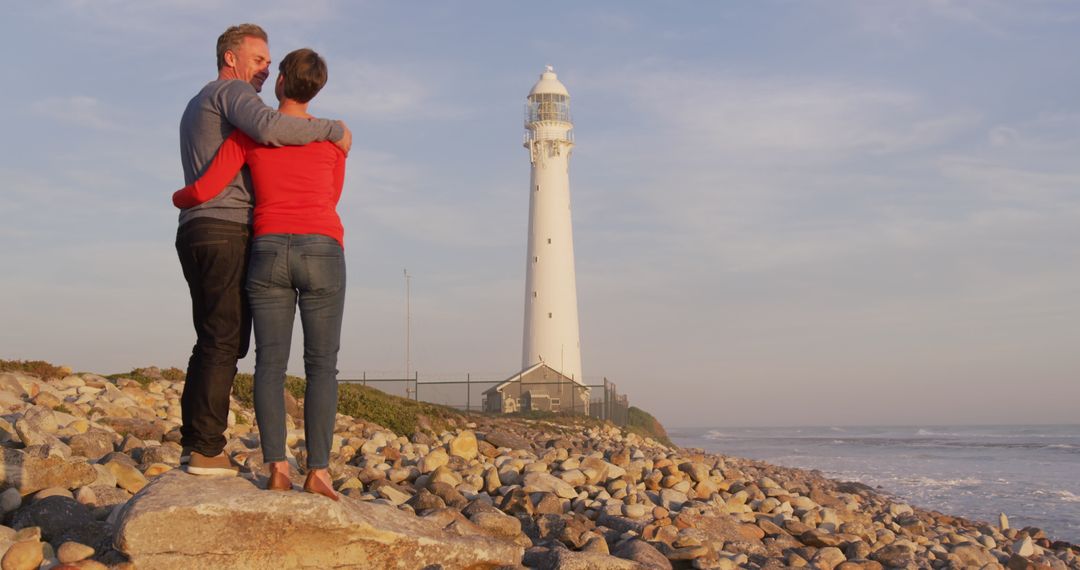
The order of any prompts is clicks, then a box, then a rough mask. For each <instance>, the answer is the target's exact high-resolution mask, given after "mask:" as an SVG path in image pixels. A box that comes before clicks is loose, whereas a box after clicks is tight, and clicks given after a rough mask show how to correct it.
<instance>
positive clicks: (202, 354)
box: [176, 218, 251, 456]
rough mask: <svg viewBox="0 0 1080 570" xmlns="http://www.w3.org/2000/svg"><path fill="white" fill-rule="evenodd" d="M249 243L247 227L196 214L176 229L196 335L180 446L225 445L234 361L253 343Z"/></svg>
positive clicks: (206, 449) (213, 448) (215, 450)
mask: <svg viewBox="0 0 1080 570" xmlns="http://www.w3.org/2000/svg"><path fill="white" fill-rule="evenodd" d="M250 243H251V230H250V227H249V226H247V225H246V224H238V223H236V222H228V221H225V220H217V219H213V218H196V219H194V220H191V221H189V222H187V223H186V224H184V225H182V226H180V228H179V229H178V230H177V231H176V253H177V255H179V257H180V266H181V267H183V269H184V279H186V280H187V283H188V290H189V291H190V292H191V317H192V321H193V322H194V324H195V333H196V335H197V337H198V340H197V341H196V343H195V347H194V348H193V349H192V351H191V359H190V360H188V369H187V381H186V382H185V383H184V393H183V395H182V396H181V398H180V408H181V419H182V421H183V425H182V426H181V427H180V435H181V438H180V444H181V445H183V446H184V447H189V448H191V449H194V450H195V451H198V452H199V453H201V454H203V455H206V456H214V455H217V454H219V453H221V451H222V449H224V448H225V435H224V434H225V428H226V427H228V416H229V394H230V392H232V385H233V378H234V377H235V376H236V361H237V360H239V359H241V358H243V357H244V356H245V355H246V354H247V351H248V346H249V344H250V342H251V313H250V311H249V309H248V302H247V295H246V294H245V292H244V280H245V278H246V276H247V258H248V249H249V247H250Z"/></svg>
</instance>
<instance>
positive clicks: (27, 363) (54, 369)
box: [0, 360, 68, 380]
mask: <svg viewBox="0 0 1080 570" xmlns="http://www.w3.org/2000/svg"><path fill="white" fill-rule="evenodd" d="M0 371H3V372H22V373H23V374H33V375H34V376H38V377H40V378H42V379H43V380H48V379H49V378H63V377H64V376H65V375H67V373H68V370H67V369H66V368H64V367H62V366H56V365H54V364H51V363H49V362H45V361H44V360H0Z"/></svg>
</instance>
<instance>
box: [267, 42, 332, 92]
mask: <svg viewBox="0 0 1080 570" xmlns="http://www.w3.org/2000/svg"><path fill="white" fill-rule="evenodd" d="M278 72H279V73H281V75H282V77H284V78H285V80H284V86H283V87H284V90H285V96H286V97H288V98H289V99H292V100H294V101H299V102H301V103H307V102H308V101H311V100H312V99H313V98H314V97H315V95H317V94H318V93H319V90H320V89H322V88H323V86H324V85H326V79H327V72H326V62H325V61H324V60H323V58H322V57H320V56H319V54H317V53H315V50H312V49H308V48H301V49H298V50H295V51H291V52H289V55H286V56H285V59H282V60H281V63H280V64H279V65H278Z"/></svg>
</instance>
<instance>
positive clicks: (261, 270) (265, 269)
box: [245, 251, 277, 291]
mask: <svg viewBox="0 0 1080 570" xmlns="http://www.w3.org/2000/svg"><path fill="white" fill-rule="evenodd" d="M275 261H277V253H275V252H273V251H253V252H251V261H249V262H248V270H247V283H246V284H245V287H246V288H247V290H248V291H251V290H259V289H266V288H267V287H269V286H270V284H271V282H272V280H273V277H274V262H275Z"/></svg>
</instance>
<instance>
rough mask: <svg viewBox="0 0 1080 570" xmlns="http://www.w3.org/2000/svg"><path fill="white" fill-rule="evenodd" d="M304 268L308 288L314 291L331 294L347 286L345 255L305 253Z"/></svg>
mask: <svg viewBox="0 0 1080 570" xmlns="http://www.w3.org/2000/svg"><path fill="white" fill-rule="evenodd" d="M301 257H302V258H303V260H304V270H305V271H306V272H307V289H308V290H309V291H312V292H314V293H322V294H330V293H335V292H337V291H338V290H340V289H342V288H344V287H345V255H344V254H343V253H341V252H338V253H325V254H322V253H305V254H303V255H302V256H301Z"/></svg>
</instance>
